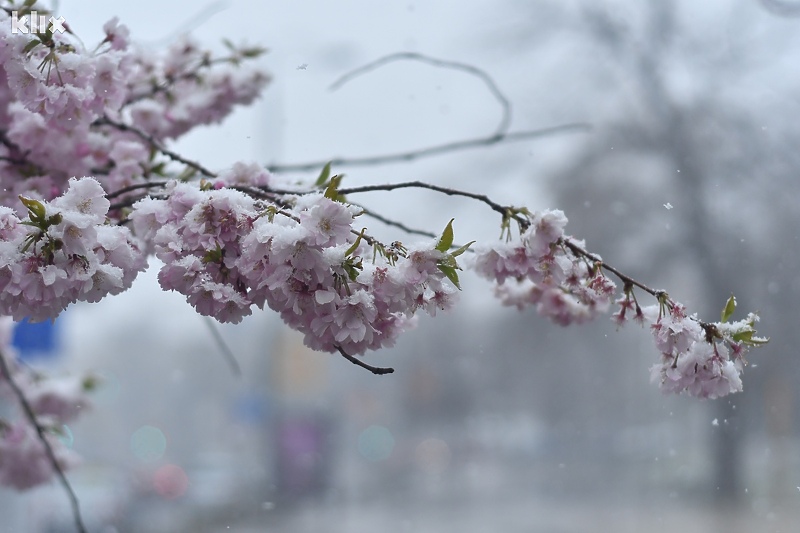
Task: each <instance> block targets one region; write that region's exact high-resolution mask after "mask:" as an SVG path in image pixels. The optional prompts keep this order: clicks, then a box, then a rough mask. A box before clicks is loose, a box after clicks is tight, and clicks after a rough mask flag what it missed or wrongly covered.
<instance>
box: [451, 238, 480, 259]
mask: <svg viewBox="0 0 800 533" xmlns="http://www.w3.org/2000/svg"><path fill="white" fill-rule="evenodd" d="M473 244H475V241H469V242H468V243H467V244H465V245H464V246H462V247H461V248H459V249H458V250H456V251H455V252H453V253H451V254H450V255H452V256H453V257H458V256H459V255H461V254H463V253H464V252H466V251H467V250H469V247H470V246H472V245H473Z"/></svg>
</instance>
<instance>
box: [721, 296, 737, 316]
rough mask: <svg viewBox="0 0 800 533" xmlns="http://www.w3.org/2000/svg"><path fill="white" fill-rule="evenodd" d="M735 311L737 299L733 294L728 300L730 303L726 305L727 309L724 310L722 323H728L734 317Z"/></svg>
mask: <svg viewBox="0 0 800 533" xmlns="http://www.w3.org/2000/svg"><path fill="white" fill-rule="evenodd" d="M734 311H736V297H735V296H734V295H733V294H731V297H730V298H728V301H727V302H726V303H725V308H724V309H722V320H721V322H727V321H728V319H729V318H730V317H731V316H732V315H733V312H734Z"/></svg>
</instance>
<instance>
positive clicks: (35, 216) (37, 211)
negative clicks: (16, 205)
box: [19, 195, 45, 223]
mask: <svg viewBox="0 0 800 533" xmlns="http://www.w3.org/2000/svg"><path fill="white" fill-rule="evenodd" d="M19 199H20V201H21V202H22V203H23V205H24V206H25V207H27V208H28V211H29V212H30V218H31V221H32V222H37V223H44V222H45V210H44V205H42V203H41V202H39V201H38V200H33V199H31V198H25V197H24V196H22V195H20V197H19Z"/></svg>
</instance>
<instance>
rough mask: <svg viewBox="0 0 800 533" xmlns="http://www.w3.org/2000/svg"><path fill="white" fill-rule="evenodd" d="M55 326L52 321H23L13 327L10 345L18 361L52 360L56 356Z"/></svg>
mask: <svg viewBox="0 0 800 533" xmlns="http://www.w3.org/2000/svg"><path fill="white" fill-rule="evenodd" d="M56 333H57V332H56V326H55V323H54V322H53V321H52V320H46V321H44V322H35V323H33V322H29V321H28V319H27V318H26V319H24V320H23V321H22V322H17V324H16V326H15V327H14V337H13V338H12V340H11V345H12V346H14V348H16V349H17V351H18V352H19V357H20V359H23V360H31V359H52V358H54V357H55V356H56V355H57V354H58V345H57V344H58V343H57V334H56Z"/></svg>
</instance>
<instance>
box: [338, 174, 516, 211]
mask: <svg viewBox="0 0 800 533" xmlns="http://www.w3.org/2000/svg"><path fill="white" fill-rule="evenodd" d="M395 189H429V190H431V191H436V192H440V193H442V194H446V195H448V196H465V197H467V198H472V199H473V200H478V201H480V202H483V203H484V204H486V205H488V206H489V207H491V208H492V209H493V210H495V211H497V212H498V213H500V214H501V215H503V216H508V213H509V208H508V207H506V206H503V205H500V204H498V203H497V202H494V201H492V199H491V198H489V197H488V196H486V195H485V194H477V193H472V192H466V191H460V190H457V189H451V188H449V187H440V186H439V185H431V184H430V183H425V182H423V181H404V182H401V183H387V184H385V185H365V186H363V187H349V188H345V189H339V191H338V192H339V194H355V193H359V192H372V191H393V190H395Z"/></svg>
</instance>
